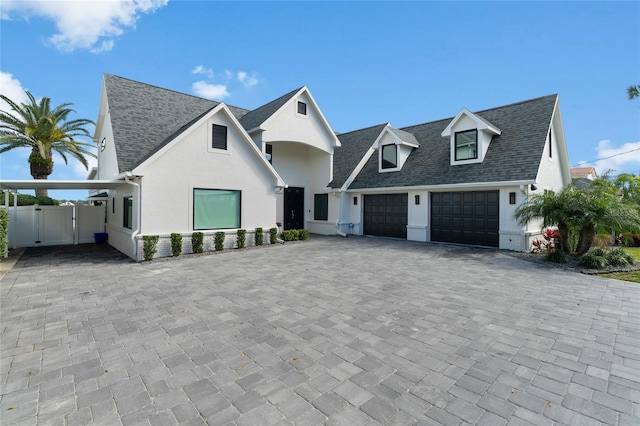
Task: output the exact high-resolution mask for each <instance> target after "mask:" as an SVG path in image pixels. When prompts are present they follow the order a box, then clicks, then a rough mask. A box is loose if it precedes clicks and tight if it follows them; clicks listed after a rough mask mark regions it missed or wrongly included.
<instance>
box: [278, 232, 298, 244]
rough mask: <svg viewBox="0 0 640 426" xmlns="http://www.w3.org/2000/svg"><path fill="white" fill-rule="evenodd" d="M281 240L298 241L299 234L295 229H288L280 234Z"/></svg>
mask: <svg viewBox="0 0 640 426" xmlns="http://www.w3.org/2000/svg"><path fill="white" fill-rule="evenodd" d="M280 239H281V240H282V241H294V240H297V239H298V233H297V232H296V230H295V229H288V230H286V231H282V232H281V233H280Z"/></svg>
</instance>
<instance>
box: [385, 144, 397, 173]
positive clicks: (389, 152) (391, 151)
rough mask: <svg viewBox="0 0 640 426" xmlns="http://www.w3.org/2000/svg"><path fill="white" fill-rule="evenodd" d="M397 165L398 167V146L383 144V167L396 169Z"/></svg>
mask: <svg viewBox="0 0 640 426" xmlns="http://www.w3.org/2000/svg"><path fill="white" fill-rule="evenodd" d="M396 167H398V147H397V146H396V145H382V168H383V169H395V168H396Z"/></svg>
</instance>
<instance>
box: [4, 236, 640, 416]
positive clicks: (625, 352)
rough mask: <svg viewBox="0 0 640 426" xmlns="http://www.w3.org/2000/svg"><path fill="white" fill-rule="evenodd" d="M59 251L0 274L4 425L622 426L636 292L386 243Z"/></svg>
mask: <svg viewBox="0 0 640 426" xmlns="http://www.w3.org/2000/svg"><path fill="white" fill-rule="evenodd" d="M77 250H78V249H76V252H75V253H72V254H71V255H69V254H68V253H67V254H64V253H63V254H60V252H55V251H54V252H53V254H52V251H51V250H47V249H39V250H29V251H27V253H26V254H25V255H24V256H23V257H22V258H21V260H20V261H19V262H18V263H17V265H16V266H15V267H14V269H13V270H11V271H10V272H9V273H8V274H7V275H6V276H5V277H4V279H3V280H2V281H0V284H1V287H2V292H1V294H2V317H1V319H2V353H1V362H2V370H1V374H2V376H1V379H2V380H1V381H2V390H1V394H2V399H1V401H0V410H1V411H0V415H1V420H0V421H1V423H2V424H3V425H9V424H35V423H38V424H61V425H62V424H68V425H74V424H88V423H91V422H95V423H97V424H104V425H117V424H121V423H122V424H126V425H129V424H157V425H165V424H178V423H180V424H214V425H222V424H227V423H229V424H238V425H257V424H292V423H293V424H300V425H314V424H344V425H366V424H402V425H406V424H414V423H417V424H425V425H427V424H445V425H448V424H477V425H500V424H507V423H508V424H514V425H521V424H529V423H531V424H535V425H552V424H574V425H590V424H601V423H603V424H610V425H622V424H638V423H639V422H640V418H639V414H640V373H638V371H640V343H639V337H640V319H639V318H640V317H639V315H640V308H639V305H638V302H639V301H640V286H639V285H638V284H633V283H626V282H621V281H615V280H608V279H603V278H597V277H590V276H585V275H581V274H578V273H575V272H570V271H563V270H558V269H550V268H545V267H540V266H539V265H535V264H532V263H528V262H525V261H522V260H518V259H515V258H512V257H509V256H507V255H505V254H500V253H497V252H495V251H485V250H479V249H477V250H476V249H465V248H457V247H452V246H446V245H432V244H423V243H412V242H407V241H394V240H386V239H368V238H348V239H342V238H339V237H312V239H311V240H309V241H307V242H302V243H287V244H286V245H281V246H274V247H265V248H253V249H246V250H242V251H231V252H227V253H221V254H214V255H207V256H198V257H184V258H180V259H175V260H168V261H160V262H153V263H147V264H135V263H133V262H130V261H128V260H126V259H125V258H123V257H122V256H120V255H119V254H117V253H115V252H113V251H111V250H108V249H105V248H100V247H99V246H98V247H97V248H96V246H86V247H84V248H83V247H82V246H81V247H80V248H79V250H80V251H79V252H78V251H77ZM527 422H528V423H527Z"/></svg>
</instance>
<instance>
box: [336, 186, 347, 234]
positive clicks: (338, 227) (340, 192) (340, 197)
mask: <svg viewBox="0 0 640 426" xmlns="http://www.w3.org/2000/svg"><path fill="white" fill-rule="evenodd" d="M338 194H340V195H339V198H338V219H337V220H336V233H337V234H338V235H340V236H342V237H348V235H347V234H345V233H344V232H341V231H340V218H342V191H338Z"/></svg>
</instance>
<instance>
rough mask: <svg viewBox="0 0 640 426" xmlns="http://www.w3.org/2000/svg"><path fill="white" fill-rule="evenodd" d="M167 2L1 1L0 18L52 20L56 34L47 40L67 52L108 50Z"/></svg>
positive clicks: (153, 0) (159, 0)
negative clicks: (118, 38)
mask: <svg viewBox="0 0 640 426" xmlns="http://www.w3.org/2000/svg"><path fill="white" fill-rule="evenodd" d="M168 1H169V0H103V1H74V0H58V1H50V0H34V1H20V0H3V1H2V19H5V20H6V19H12V18H13V17H16V16H19V17H21V18H25V19H28V18H30V17H32V16H38V17H43V18H46V19H49V20H51V21H53V22H54V23H55V25H56V28H57V30H58V33H56V34H54V35H52V36H51V37H49V38H48V42H49V43H51V44H52V45H53V46H55V47H56V48H57V49H59V50H62V51H65V52H70V51H73V50H76V49H87V50H90V51H92V52H94V53H97V52H104V51H109V50H111V49H112V48H113V46H114V42H115V38H116V37H118V36H120V35H122V34H123V33H124V30H125V29H127V28H135V25H136V22H137V21H138V19H139V18H140V15H141V14H143V13H152V12H155V11H156V10H157V9H159V8H161V7H163V6H166V4H167V3H168Z"/></svg>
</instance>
